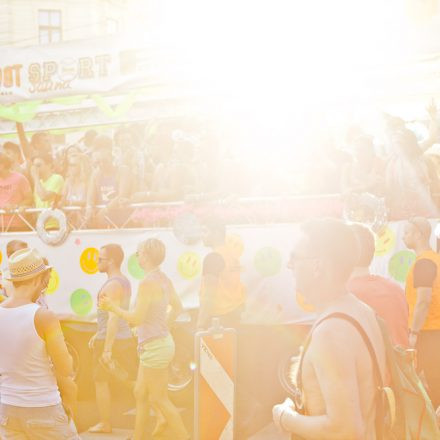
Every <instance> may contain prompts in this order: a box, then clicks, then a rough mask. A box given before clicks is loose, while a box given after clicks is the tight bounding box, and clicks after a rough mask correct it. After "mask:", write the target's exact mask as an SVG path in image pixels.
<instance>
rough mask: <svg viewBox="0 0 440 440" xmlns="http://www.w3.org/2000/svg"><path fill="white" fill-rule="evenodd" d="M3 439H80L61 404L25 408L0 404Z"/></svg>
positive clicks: (0, 427)
mask: <svg viewBox="0 0 440 440" xmlns="http://www.w3.org/2000/svg"><path fill="white" fill-rule="evenodd" d="M0 439H1V440H80V437H79V435H78V432H77V430H76V427H75V424H74V423H73V420H70V419H69V417H67V415H66V412H65V411H64V408H63V406H62V405H61V404H58V405H53V406H44V407H41V408H24V407H18V406H11V405H4V404H0Z"/></svg>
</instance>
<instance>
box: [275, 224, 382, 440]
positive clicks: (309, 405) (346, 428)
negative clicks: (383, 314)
mask: <svg viewBox="0 0 440 440" xmlns="http://www.w3.org/2000/svg"><path fill="white" fill-rule="evenodd" d="M358 258H359V248H358V243H357V240H356V237H355V235H354V233H353V231H352V230H351V229H350V227H349V226H348V225H346V224H344V223H342V222H341V221H338V220H314V221H310V222H308V223H305V224H303V225H302V226H301V234H300V237H299V241H298V243H297V246H296V248H295V251H294V252H293V253H292V255H291V260H290V263H289V267H290V268H291V269H292V270H293V272H294V275H295V280H296V289H297V291H298V292H301V294H302V296H303V297H304V299H305V300H306V301H307V304H311V305H313V306H314V307H315V309H316V310H317V311H318V314H319V316H318V318H317V321H316V323H315V325H314V327H313V328H312V330H311V338H310V339H309V344H308V346H306V347H305V349H304V351H303V354H302V361H301V364H300V365H301V367H300V369H299V371H298V375H297V385H298V388H299V390H298V391H299V396H301V399H298V401H297V402H296V404H294V403H293V402H292V401H290V400H288V399H287V400H286V401H285V402H284V403H282V404H278V405H275V406H274V408H273V420H274V423H275V425H276V426H277V427H279V428H280V429H282V430H283V431H285V432H288V433H290V434H293V437H294V438H303V439H335V440H338V439H364V440H370V439H371V440H373V439H376V438H377V436H376V422H377V414H376V405H377V402H378V397H379V396H378V393H379V390H378V383H377V378H376V377H375V375H374V368H373V367H374V365H375V362H374V360H373V359H374V358H373V354H374V357H375V358H377V362H378V366H379V367H378V369H379V372H378V374H380V375H381V376H382V380H383V378H384V377H385V369H386V365H385V364H386V358H385V346H384V341H383V338H382V333H381V329H380V327H379V323H378V321H377V320H376V315H375V313H374V311H373V310H372V309H371V308H370V307H368V306H367V305H366V304H364V303H363V302H362V301H360V300H359V299H357V298H356V297H355V296H354V295H352V294H351V293H349V292H348V291H347V288H346V284H347V281H348V279H349V277H350V274H351V272H352V270H353V268H354V266H355V265H356V262H357V261H358ZM360 330H362V331H363V332H364V333H365V337H366V339H368V340H369V341H370V344H371V352H370V351H369V349H368V346H367V343H366V340H364V339H363V337H362V335H361V331H360ZM299 400H302V402H300V401H299ZM380 422H381V423H382V422H383V421H382V420H381V421H380Z"/></svg>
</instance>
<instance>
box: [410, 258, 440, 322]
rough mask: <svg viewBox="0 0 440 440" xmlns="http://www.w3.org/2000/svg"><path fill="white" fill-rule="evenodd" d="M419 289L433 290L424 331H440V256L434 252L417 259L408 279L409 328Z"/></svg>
mask: <svg viewBox="0 0 440 440" xmlns="http://www.w3.org/2000/svg"><path fill="white" fill-rule="evenodd" d="M419 287H420V288H421V287H430V288H432V298H431V304H430V306H429V310H428V314H427V316H426V319H425V323H424V324H423V327H422V330H440V255H438V254H437V253H436V252H434V251H432V250H429V251H426V252H423V253H422V254H420V255H419V256H418V257H417V258H416V261H415V262H414V264H413V265H412V266H411V268H410V270H409V272H408V276H407V278H406V286H405V291H406V299H407V301H408V307H409V320H408V323H409V327H411V326H412V323H413V319H414V309H415V307H416V303H417V289H418V288H419Z"/></svg>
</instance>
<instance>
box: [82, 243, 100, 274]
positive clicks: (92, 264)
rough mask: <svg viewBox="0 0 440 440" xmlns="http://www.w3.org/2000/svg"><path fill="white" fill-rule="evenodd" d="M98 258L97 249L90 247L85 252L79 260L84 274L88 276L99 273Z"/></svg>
mask: <svg viewBox="0 0 440 440" xmlns="http://www.w3.org/2000/svg"><path fill="white" fill-rule="evenodd" d="M98 256H99V252H98V249H96V248H93V247H90V248H87V249H84V250H83V252H82V254H81V256H80V258H79V265H80V266H81V269H82V270H83V272H85V273H86V274H88V275H93V274H94V273H96V272H98Z"/></svg>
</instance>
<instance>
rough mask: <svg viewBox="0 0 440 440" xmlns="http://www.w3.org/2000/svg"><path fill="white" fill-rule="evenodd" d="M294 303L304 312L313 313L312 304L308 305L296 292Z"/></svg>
mask: <svg viewBox="0 0 440 440" xmlns="http://www.w3.org/2000/svg"><path fill="white" fill-rule="evenodd" d="M296 303H297V304H298V305H299V306H300V307H301V309H302V310H304V311H305V312H314V311H315V307H314V306H313V305H312V304H309V303H308V302H307V301H306V300H305V298H304V296H303V295H302V294H301V293H300V292H296Z"/></svg>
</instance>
